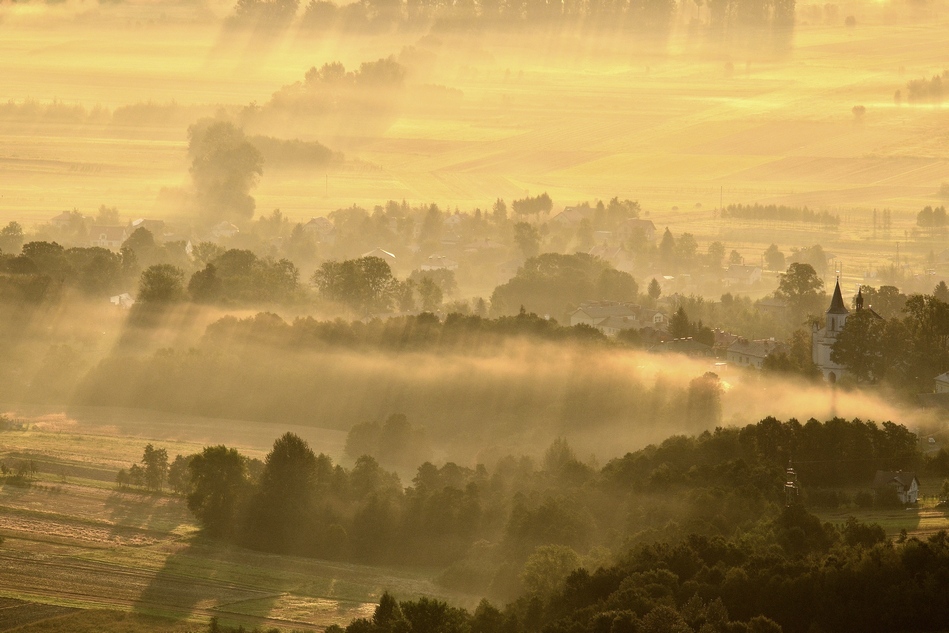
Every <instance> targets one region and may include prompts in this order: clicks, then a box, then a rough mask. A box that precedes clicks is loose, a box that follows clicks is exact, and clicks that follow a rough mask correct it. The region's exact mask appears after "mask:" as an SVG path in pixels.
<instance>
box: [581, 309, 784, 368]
mask: <svg viewBox="0 0 949 633" xmlns="http://www.w3.org/2000/svg"><path fill="white" fill-rule="evenodd" d="M569 317H570V325H580V324H583V325H588V326H590V327H593V328H596V329H597V330H599V331H600V332H602V333H603V334H605V335H606V336H609V337H611V338H615V337H617V336H619V335H620V334H621V333H622V332H626V331H629V330H635V331H636V332H637V333H638V334H639V338H640V340H641V341H642V342H643V343H644V344H645V345H646V346H647V347H648V348H649V349H650V350H652V351H655V352H675V353H678V354H685V355H686V356H693V357H717V358H724V359H725V360H726V361H727V363H728V364H729V365H735V366H739V367H754V368H756V369H761V367H762V364H763V363H764V359H765V358H766V357H767V356H768V355H769V354H773V353H775V352H780V351H786V346H785V344H784V343H782V342H780V341H775V340H774V339H773V338H771V339H762V340H749V339H746V338H742V337H739V336H735V335H733V334H729V333H727V332H723V331H721V330H716V331H714V334H715V342H714V345H708V344H706V343H700V342H699V341H695V340H693V339H692V338H683V339H677V338H672V337H671V336H670V335H669V333H668V325H669V320H668V317H667V316H666V313H665V312H663V311H662V310H659V309H655V308H645V307H643V306H639V305H636V304H633V303H624V302H620V301H586V302H584V303H581V304H580V306H579V307H578V308H577V309H576V310H574V311H573V312H571V313H570V315H569Z"/></svg>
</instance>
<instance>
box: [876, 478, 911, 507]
mask: <svg viewBox="0 0 949 633" xmlns="http://www.w3.org/2000/svg"><path fill="white" fill-rule="evenodd" d="M873 489H874V490H876V491H877V492H878V493H879V492H884V491H887V490H892V491H893V492H895V493H896V497H897V498H898V499H899V500H900V503H916V500H917V499H918V498H919V479H917V478H916V473H911V472H906V473H904V472H903V471H902V470H897V471H896V472H890V471H885V470H878V471H877V473H876V476H875V477H874V478H873Z"/></svg>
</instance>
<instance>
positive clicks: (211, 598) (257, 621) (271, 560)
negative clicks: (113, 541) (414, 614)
mask: <svg viewBox="0 0 949 633" xmlns="http://www.w3.org/2000/svg"><path fill="white" fill-rule="evenodd" d="M168 548H170V549H172V551H171V553H170V554H169V555H168V556H167V557H166V558H165V559H164V563H163V564H162V566H161V568H160V569H159V570H158V571H157V572H156V573H155V574H154V575H153V576H152V577H151V579H150V581H149V582H148V584H147V585H146V586H145V587H144V588H143V590H142V591H141V594H140V595H139V596H138V598H137V599H136V600H135V602H134V605H133V608H134V610H135V611H136V612H138V613H143V614H149V615H160V616H163V617H170V618H174V619H203V618H205V617H208V618H209V617H211V616H217V617H219V619H220V620H221V621H222V622H225V623H234V624H244V625H250V626H263V627H272V626H279V627H292V628H294V629H300V628H304V629H308V628H320V629H322V628H324V627H326V626H327V625H329V624H332V623H346V622H348V621H350V620H351V619H352V618H354V617H359V616H361V615H364V614H365V613H366V612H367V611H371V608H372V606H373V605H372V602H374V601H375V599H376V598H377V596H378V592H379V588H380V587H381V586H382V587H386V586H388V585H389V584H394V583H395V584H397V583H398V582H399V580H401V581H402V582H408V583H411V582H412V580H411V579H405V578H403V579H398V578H396V577H388V578H385V580H382V581H381V584H380V579H379V578H377V577H376V575H375V573H373V571H372V570H368V569H367V570H364V571H363V570H355V569H350V568H348V567H347V566H336V565H334V564H331V563H326V562H324V561H312V560H307V559H296V558H292V557H286V556H277V555H271V554H264V553H260V552H252V551H248V550H243V549H241V548H237V547H231V546H226V545H221V544H217V543H212V542H210V541H207V540H205V539H203V538H202V537H193V538H192V539H190V540H189V541H188V542H179V543H176V544H169V545H168ZM376 573H377V572H376ZM387 581H388V582H387Z"/></svg>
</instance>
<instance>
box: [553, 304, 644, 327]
mask: <svg viewBox="0 0 949 633" xmlns="http://www.w3.org/2000/svg"><path fill="white" fill-rule="evenodd" d="M638 312H639V307H638V306H636V305H633V304H631V303H621V302H619V301H585V302H583V303H581V304H580V307H579V308H577V309H576V310H574V311H573V312H571V313H570V325H580V324H581V323H582V324H584V325H589V326H592V327H597V326H598V325H600V323H602V322H603V321H605V320H606V319H608V318H610V317H621V318H622V317H626V318H633V319H635V318H636V317H637V314H638ZM637 320H638V319H637Z"/></svg>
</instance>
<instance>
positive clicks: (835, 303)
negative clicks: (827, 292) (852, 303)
mask: <svg viewBox="0 0 949 633" xmlns="http://www.w3.org/2000/svg"><path fill="white" fill-rule="evenodd" d="M827 314H850V310H848V309H847V306H845V305H844V298H843V296H842V295H841V294H840V280H839V279H838V280H837V285H836V286H835V287H834V298H833V299H831V300H830V308H828V309H827Z"/></svg>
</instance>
